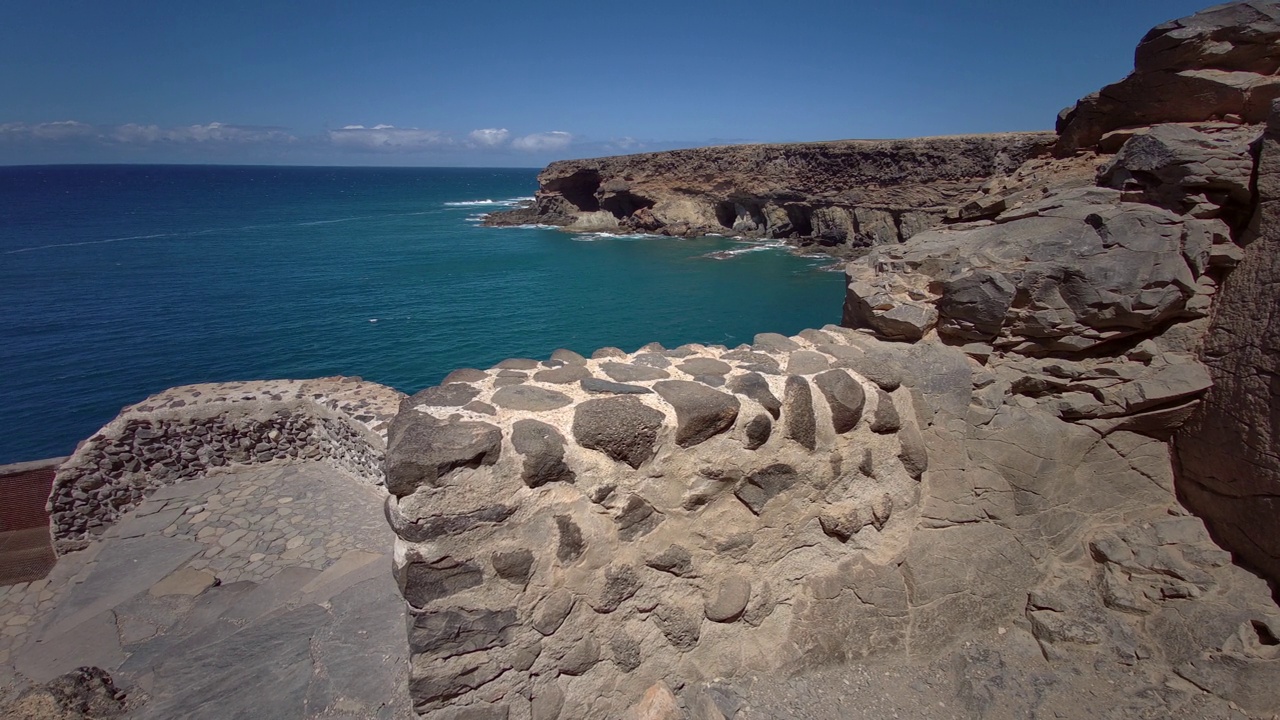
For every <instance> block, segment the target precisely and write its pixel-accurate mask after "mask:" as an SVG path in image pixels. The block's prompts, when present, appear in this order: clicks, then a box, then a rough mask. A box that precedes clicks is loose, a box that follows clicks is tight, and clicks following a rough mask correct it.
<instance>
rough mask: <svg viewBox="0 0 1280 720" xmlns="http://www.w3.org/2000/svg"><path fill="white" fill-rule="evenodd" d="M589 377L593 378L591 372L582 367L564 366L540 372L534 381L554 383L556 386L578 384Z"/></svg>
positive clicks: (535, 375) (534, 377)
mask: <svg viewBox="0 0 1280 720" xmlns="http://www.w3.org/2000/svg"><path fill="white" fill-rule="evenodd" d="M589 377H591V371H590V370H588V369H587V368H586V367H584V366H582V365H564V366H563V367H558V368H551V369H550V370H539V371H538V372H536V373H534V374H533V379H534V380H535V381H537V382H545V383H553V384H556V385H563V384H565V383H571V382H577V381H578V380H582V379H583V378H589Z"/></svg>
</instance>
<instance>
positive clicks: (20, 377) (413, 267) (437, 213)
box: [0, 165, 842, 463]
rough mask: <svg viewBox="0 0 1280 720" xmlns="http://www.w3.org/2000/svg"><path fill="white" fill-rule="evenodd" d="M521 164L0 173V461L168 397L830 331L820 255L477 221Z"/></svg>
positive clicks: (725, 241) (830, 298) (409, 386)
mask: <svg viewBox="0 0 1280 720" xmlns="http://www.w3.org/2000/svg"><path fill="white" fill-rule="evenodd" d="M536 175H537V171H536V170H494V169H387V168H376V169H375V168H297V167H225V166H136V165H132V166H42V167H7V168H6V167H0V463H6V462H16V461H22V460H32V459H37V458H43V457H50V456H55V455H62V454H67V453H69V452H70V451H71V450H72V449H73V448H74V447H75V444H76V442H77V441H78V440H80V439H82V438H84V437H87V436H88V435H90V434H92V433H93V432H94V431H95V430H97V429H98V428H99V427H101V426H102V425H103V424H104V423H106V422H107V421H108V420H110V419H111V418H112V417H114V416H115V414H116V413H117V412H118V411H119V410H120V408H121V407H122V406H124V405H127V404H130V403H134V402H137V401H139V400H141V399H143V398H144V397H146V396H147V395H148V394H151V393H153V392H156V391H159V390H162V389H164V388H166V387H170V386H173V385H181V384H186V383H197V382H211V381H222V380H245V379H258V378H282V377H288V378H306V377H317V376H321V375H338V374H342V375H358V376H361V377H364V378H365V379H368V380H374V381H377V382H380V383H385V384H388V385H391V386H394V387H396V388H399V389H401V390H403V391H405V392H413V391H416V390H419V389H421V388H423V387H427V386H430V385H433V384H435V383H437V382H439V381H440V380H441V378H443V377H444V376H445V375H446V374H447V373H448V372H449V371H450V370H452V369H455V368H458V367H479V368H484V367H489V366H490V365H492V364H493V363H495V362H497V361H499V360H502V359H503V358H507V357H517V356H519V357H534V358H545V357H547V356H548V355H549V354H550V353H551V351H552V350H554V349H556V348H558V347H567V348H570V349H573V350H577V351H578V352H581V353H584V354H585V353H589V352H591V351H592V350H594V349H595V348H598V347H601V346H605V345H613V346H618V347H621V348H624V349H626V350H628V351H630V350H634V349H636V348H637V347H639V346H641V345H643V344H645V343H648V342H651V341H655V340H656V341H658V342H661V343H663V344H664V345H666V346H668V347H674V346H677V345H680V344H682V343H687V342H701V343H708V344H711V343H719V344H725V345H730V346H732V345H736V344H738V343H740V342H750V340H751V337H752V335H754V334H755V333H757V332H764V331H774V332H781V333H788V334H792V333H795V332H797V331H799V330H801V329H803V328H806V327H817V326H821V325H823V324H825V323H829V322H838V320H839V315H840V304H841V299H842V295H841V294H842V282H841V281H842V276H841V275H840V274H839V273H836V272H830V271H828V270H826V268H827V267H828V266H830V264H831V261H830V260H829V259H821V258H801V257H795V256H793V255H790V254H788V253H787V252H786V251H785V250H782V249H780V248H770V247H767V246H762V245H752V244H749V243H745V242H742V241H736V240H732V239H729V238H703V239H694V240H679V239H669V238H659V237H631V238H625V237H598V236H575V235H571V234H567V233H564V232H561V231H558V230H554V229H547V228H534V227H529V228H485V227H480V226H479V224H478V221H477V218H478V216H479V214H482V213H484V212H488V211H492V210H494V209H498V208H500V207H502V205H503V203H504V202H507V203H508V204H509V202H510V201H512V200H514V199H517V198H521V197H529V196H532V194H533V191H534V190H535V189H536V188H537V182H536V179H535V177H536ZM725 251H730V252H729V253H727V254H726V252H725ZM712 253H718V255H717V256H709V254H712Z"/></svg>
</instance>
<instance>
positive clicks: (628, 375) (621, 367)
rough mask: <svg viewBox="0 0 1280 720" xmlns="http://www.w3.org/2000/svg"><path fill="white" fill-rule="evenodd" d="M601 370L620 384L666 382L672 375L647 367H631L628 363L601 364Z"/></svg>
mask: <svg viewBox="0 0 1280 720" xmlns="http://www.w3.org/2000/svg"><path fill="white" fill-rule="evenodd" d="M600 370H601V371H603V372H604V374H605V375H608V376H609V377H610V378H612V379H614V380H616V381H618V382H624V383H625V382H645V381H646V380H665V379H667V378H669V377H671V373H669V372H667V371H666V370H662V369H659V368H655V367H648V366H647V365H629V364H627V363H618V362H607V363H601V365H600Z"/></svg>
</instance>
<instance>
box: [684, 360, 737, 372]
mask: <svg viewBox="0 0 1280 720" xmlns="http://www.w3.org/2000/svg"><path fill="white" fill-rule="evenodd" d="M676 367H677V368H679V369H680V370H683V371H685V372H687V373H689V374H690V375H694V376H697V375H727V374H729V371H730V370H732V369H733V366H731V365H730V364H729V363H727V362H723V361H721V360H716V359H715V358H689V359H688V360H685V361H684V362H682V363H680V364H679V365H677V366H676Z"/></svg>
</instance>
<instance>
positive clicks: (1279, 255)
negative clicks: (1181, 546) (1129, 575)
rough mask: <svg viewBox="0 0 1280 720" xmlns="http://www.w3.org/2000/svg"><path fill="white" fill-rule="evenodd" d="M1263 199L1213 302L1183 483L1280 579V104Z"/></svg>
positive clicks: (1182, 455)
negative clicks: (1205, 377) (1204, 390)
mask: <svg viewBox="0 0 1280 720" xmlns="http://www.w3.org/2000/svg"><path fill="white" fill-rule="evenodd" d="M1256 182H1257V188H1258V206H1257V212H1256V214H1255V215H1254V218H1253V222H1252V223H1251V224H1250V226H1249V227H1248V228H1247V229H1246V230H1245V232H1244V235H1243V238H1242V243H1241V244H1242V245H1243V246H1244V250H1243V253H1242V255H1243V257H1242V259H1241V260H1240V265H1239V267H1237V268H1236V269H1235V270H1234V271H1233V272H1232V273H1231V275H1229V276H1228V277H1227V279H1226V282H1225V283H1224V284H1223V286H1222V291H1221V292H1220V293H1219V295H1218V300H1217V303H1216V304H1215V307H1214V313H1213V320H1212V324H1211V326H1210V328H1209V332H1208V335H1207V336H1206V339H1205V343H1204V351H1203V358H1204V363H1205V365H1207V366H1208V368H1209V374H1210V376H1211V377H1212V378H1213V388H1212V389H1210V390H1209V393H1208V395H1207V396H1206V397H1205V404H1204V406H1203V407H1202V408H1201V410H1200V412H1198V413H1197V414H1196V415H1195V416H1194V417H1192V419H1191V421H1190V422H1188V424H1187V425H1186V426H1185V427H1184V428H1183V429H1182V431H1181V432H1180V433H1179V435H1178V437H1177V450H1178V459H1179V460H1180V462H1181V478H1180V479H1181V481H1182V482H1181V485H1180V488H1179V489H1180V491H1181V492H1182V495H1183V497H1184V499H1185V500H1186V502H1187V504H1188V505H1190V506H1191V507H1192V508H1194V509H1195V510H1196V511H1197V512H1199V513H1201V514H1202V515H1204V516H1205V517H1206V518H1208V519H1209V520H1210V525H1211V527H1212V528H1213V529H1214V530H1215V532H1217V533H1218V534H1219V536H1220V537H1221V539H1222V540H1223V541H1224V542H1225V543H1226V544H1227V545H1228V546H1229V547H1231V549H1233V550H1234V551H1236V552H1237V553H1238V554H1239V555H1240V556H1241V557H1242V558H1244V559H1245V560H1247V561H1248V562H1249V563H1250V564H1251V565H1253V566H1254V567H1257V568H1259V569H1260V570H1262V571H1263V572H1264V574H1265V575H1266V576H1267V577H1269V578H1271V579H1272V580H1273V581H1278V582H1280V533H1277V532H1276V522H1277V518H1280V307H1278V304H1277V301H1278V298H1277V294H1276V288H1277V287H1280V109H1278V110H1277V111H1275V112H1273V113H1272V116H1271V123H1270V124H1269V126H1268V128H1267V133H1266V135H1265V136H1264V138H1263V143H1262V147H1261V152H1260V157H1259V162H1258V173H1257V181H1256Z"/></svg>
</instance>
